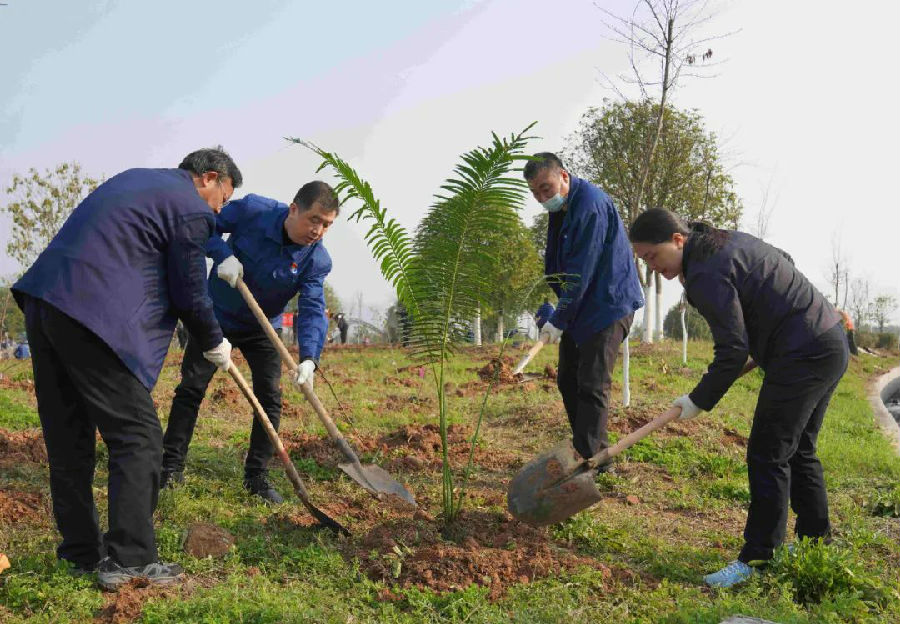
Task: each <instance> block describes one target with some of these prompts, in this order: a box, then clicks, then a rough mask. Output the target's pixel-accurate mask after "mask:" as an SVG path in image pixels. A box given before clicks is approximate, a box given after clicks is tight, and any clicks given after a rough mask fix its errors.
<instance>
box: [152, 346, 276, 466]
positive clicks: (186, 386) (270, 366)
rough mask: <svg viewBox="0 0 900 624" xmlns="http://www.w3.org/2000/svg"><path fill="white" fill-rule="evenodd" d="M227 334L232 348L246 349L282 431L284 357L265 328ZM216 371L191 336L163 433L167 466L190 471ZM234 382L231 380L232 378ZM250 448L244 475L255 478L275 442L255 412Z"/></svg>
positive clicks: (258, 390) (265, 403)
mask: <svg viewBox="0 0 900 624" xmlns="http://www.w3.org/2000/svg"><path fill="white" fill-rule="evenodd" d="M276 331H279V332H280V331H281V330H276ZM225 337H226V338H228V340H229V341H230V342H231V345H232V347H235V348H237V349H240V350H241V353H243V354H244V357H245V358H246V359H247V364H249V365H250V373H251V375H252V376H253V394H255V395H256V398H257V399H259V402H260V405H262V407H263V409H264V410H265V412H266V415H267V416H268V417H269V420H270V421H272V426H273V427H275V430H276V431H277V430H278V423H279V422H280V421H281V357H280V356H279V355H278V351H277V350H276V349H275V346H274V345H273V344H272V343H271V342H270V341H269V338H268V337H267V336H266V334H265V333H264V332H263V330H262V329H259V330H258V331H249V332H228V333H226V334H225ZM215 372H216V365H215V364H212V363H211V362H209V361H207V359H206V358H204V357H203V351H201V350H200V347H199V346H197V341H196V340H193V339H192V338H190V337H189V338H188V342H187V348H186V349H185V350H184V359H182V360H181V383H179V384H178V387H177V388H175V398H174V399H172V409H171V411H170V412H169V424H168V425H167V426H166V434H165V437H164V438H163V448H164V451H165V452H164V455H163V460H162V467H163V470H167V471H170V472H174V471H181V470H184V462H185V458H186V457H187V451H188V446H189V445H190V443H191V438H192V437H193V435H194V426H195V425H196V424H197V412H198V411H199V410H200V403H201V402H202V401H203V397H204V395H206V389H207V387H208V386H209V382H210V381H211V380H212V378H213V375H214V374H215ZM229 383H230V381H229ZM250 417H251V419H252V422H253V425H252V428H251V430H250V450H249V452H248V453H247V461H246V463H245V464H244V476H245V477H254V476H257V475H260V474H262V473H264V472H265V470H266V467H267V466H268V464H269V460H270V459H271V458H272V453H273V449H272V444H271V442H269V437H268V436H267V435H266V431H265V429H263V427H262V425H260V424H259V422H257V420H256V418H255V417H254V416H253V414H252V411H251V415H250Z"/></svg>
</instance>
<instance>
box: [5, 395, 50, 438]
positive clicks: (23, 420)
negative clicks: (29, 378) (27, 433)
mask: <svg viewBox="0 0 900 624" xmlns="http://www.w3.org/2000/svg"><path fill="white" fill-rule="evenodd" d="M23 395H24V392H22V391H21V390H4V391H3V392H0V428H2V429H9V430H11V431H17V430H19V429H31V428H33V427H40V426H41V421H40V419H39V418H38V414H37V411H36V410H34V409H32V408H31V407H28V405H27V403H26V402H25V400H24V399H23V398H22V397H23Z"/></svg>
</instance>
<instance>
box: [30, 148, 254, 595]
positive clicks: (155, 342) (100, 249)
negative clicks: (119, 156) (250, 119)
mask: <svg viewBox="0 0 900 624" xmlns="http://www.w3.org/2000/svg"><path fill="white" fill-rule="evenodd" d="M240 184H241V173H240V171H239V170H238V168H237V166H236V165H235V164H234V161H232V160H231V158H230V157H229V156H228V155H227V154H226V153H225V152H223V151H221V150H218V149H205V150H199V151H197V152H193V153H191V154H189V155H188V156H187V157H186V158H185V159H184V161H183V162H182V163H181V164H180V165H179V168H178V169H129V170H128V171H125V172H123V173H120V174H119V175H117V176H114V177H113V178H111V179H110V180H108V181H107V182H105V183H104V184H102V185H101V186H100V187H99V188H97V190H95V191H94V192H93V193H91V194H90V195H88V196H87V197H86V198H85V200H84V201H83V202H81V204H79V205H78V207H77V208H75V210H74V211H73V212H72V214H71V216H70V217H69V218H68V220H67V221H66V222H65V224H64V225H63V227H62V228H61V229H60V231H59V233H57V235H56V236H55V237H54V238H53V240H52V241H51V242H50V245H49V246H48V247H47V249H45V250H44V251H43V253H41V255H40V256H39V257H38V259H37V260H36V261H35V263H34V264H33V265H32V266H31V268H29V269H28V271H27V272H26V273H25V275H24V276H23V277H22V279H20V280H19V281H18V282H16V284H15V285H14V286H13V294H14V295H15V297H16V302H17V303H18V305H19V307H21V308H22V311H23V312H24V313H25V326H26V330H27V332H28V339H29V341H30V343H31V351H32V366H33V368H34V389H35V394H36V395H37V402H38V414H39V416H40V419H41V427H42V428H43V431H44V442H45V444H46V446H47V456H48V458H49V463H50V494H51V497H52V499H53V514H54V516H55V518H56V524H57V527H58V528H59V532H60V534H61V535H62V543H61V544H60V545H59V547H58V548H57V550H56V553H57V556H58V557H59V558H60V559H64V560H66V561H69V562H71V563H72V564H73V565H74V566H75V569H76V571H82V572H86V571H92V570H94V569H97V578H98V581H99V582H100V584H101V585H102V586H103V587H105V588H107V589H113V588H116V587H118V586H119V585H121V584H122V583H125V582H127V581H128V580H129V579H131V578H135V577H143V578H146V579H149V581H150V582H152V583H158V584H166V583H172V582H174V581H176V580H177V579H178V578H179V577H180V576H181V573H182V570H181V568H180V566H178V565H176V564H165V563H159V562H158V561H157V549H156V538H155V534H154V531H153V511H154V509H155V508H156V502H157V496H158V493H159V463H160V459H161V457H162V428H161V427H160V424H159V419H158V418H157V415H156V408H155V407H154V405H153V399H152V398H151V397H150V391H151V390H152V388H153V386H154V385H155V384H156V380H157V377H158V376H159V372H160V370H161V369H162V365H163V360H164V359H165V356H166V352H167V351H168V348H169V343H170V342H171V341H172V332H173V331H174V330H175V322H176V319H181V320H182V322H184V324H185V325H186V326H187V327H188V328H189V329H190V331H191V334H192V335H193V336H196V338H197V345H198V348H199V350H200V351H201V353H203V357H205V358H206V359H207V360H208V361H209V362H210V366H219V367H222V368H227V367H228V365H229V363H230V361H231V359H230V353H231V346H230V345H229V344H228V341H227V340H224V339H223V337H222V330H221V329H220V328H219V323H218V321H216V317H215V315H214V314H213V306H212V302H211V301H210V299H209V295H207V293H206V289H205V280H206V258H205V254H204V250H205V246H206V242H207V240H208V239H209V237H210V236H211V235H212V233H213V231H214V228H215V219H214V217H213V213H214V212H218V211H219V210H220V209H221V208H222V205H223V204H224V203H225V202H226V201H228V199H229V197H230V196H231V194H232V192H233V191H234V187H237V186H240ZM98 429H99V431H100V435H101V436H102V437H103V441H104V442H105V443H106V446H107V449H108V451H109V491H108V495H109V531H108V532H107V533H106V534H105V535H104V536H103V537H102V539H101V535H100V527H99V524H98V519H97V508H96V505H95V504H94V496H93V491H92V489H91V486H92V482H93V478H94V463H95V447H96V441H95V435H96V433H95V432H96V431H97V430H98Z"/></svg>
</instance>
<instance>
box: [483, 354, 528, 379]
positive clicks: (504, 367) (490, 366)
mask: <svg viewBox="0 0 900 624" xmlns="http://www.w3.org/2000/svg"><path fill="white" fill-rule="evenodd" d="M514 366H515V362H513V361H512V358H509V357H504V358H503V359H502V360H500V359H499V358H493V359H492V360H491V361H490V362H488V363H487V364H485V365H484V366H483V367H481V368H479V369H478V376H479V377H480V378H481V380H482V381H492V380H494V379H496V380H497V381H499V382H500V383H517V382H518V381H519V380H520V379H521V378H522V376H521V374H519V375H513V373H512V369H513V367H514Z"/></svg>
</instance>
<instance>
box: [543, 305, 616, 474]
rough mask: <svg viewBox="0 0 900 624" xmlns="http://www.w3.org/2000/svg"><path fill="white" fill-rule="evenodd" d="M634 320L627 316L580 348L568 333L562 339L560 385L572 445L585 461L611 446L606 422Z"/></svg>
mask: <svg viewBox="0 0 900 624" xmlns="http://www.w3.org/2000/svg"><path fill="white" fill-rule="evenodd" d="M633 319H634V314H629V315H627V316H624V317H622V318H620V319H619V320H617V321H615V322H614V323H613V324H612V325H610V326H609V327H607V328H605V329H603V330H602V331H599V332H597V333H596V334H594V335H593V336H591V337H590V338H589V339H588V340H586V341H585V342H583V343H581V344H580V345H579V344H576V343H575V340H574V339H573V338H572V336H571V335H570V334H569V333H568V332H563V335H562V339H561V340H560V343H559V371H558V375H557V378H556V385H557V387H558V388H559V392H560V394H562V399H563V404H564V405H565V407H566V414H567V415H568V417H569V425H571V427H572V444H573V445H574V447H575V450H576V451H578V452H579V453H580V454H581V456H582V457H584V458H589V457H591V456H593V455H596V454H597V453H599V452H600V451H602V450H603V449H605V448H607V447H608V446H609V439H608V437H607V432H606V422H607V418H608V416H609V388H610V386H611V385H612V371H613V368H614V367H615V365H616V357H617V356H618V353H619V345H620V344H622V341H623V340H624V339H625V337H626V336H627V335H628V332H629V330H630V329H631V321H632V320H633Z"/></svg>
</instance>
